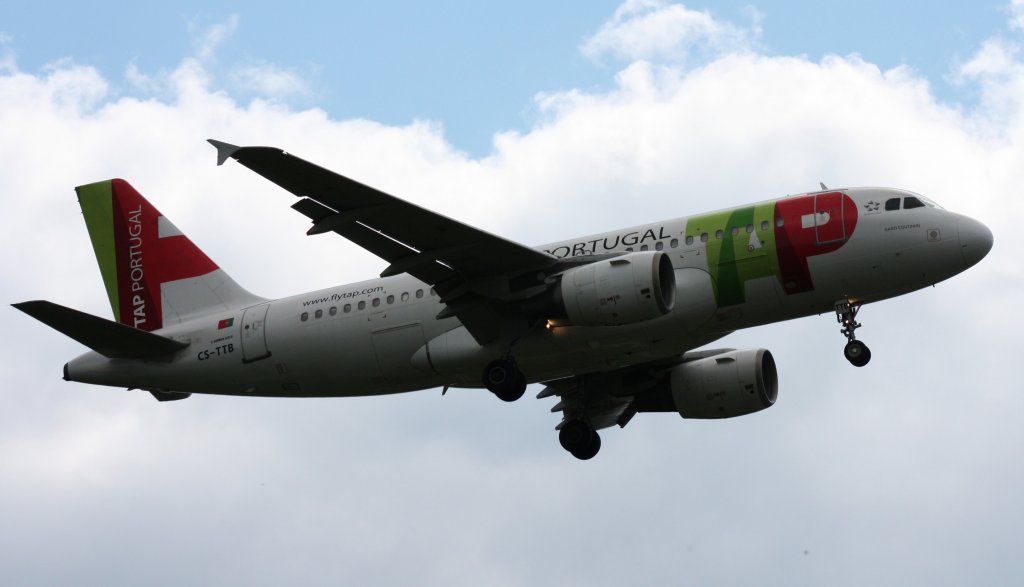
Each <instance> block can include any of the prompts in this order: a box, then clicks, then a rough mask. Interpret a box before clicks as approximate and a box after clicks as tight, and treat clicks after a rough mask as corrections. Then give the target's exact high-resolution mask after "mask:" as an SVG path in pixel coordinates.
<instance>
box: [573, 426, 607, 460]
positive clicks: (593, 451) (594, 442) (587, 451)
mask: <svg viewBox="0 0 1024 587" xmlns="http://www.w3.org/2000/svg"><path fill="white" fill-rule="evenodd" d="M600 450H601V436H600V435H599V434H598V433H597V432H595V433H594V436H593V437H591V439H590V444H588V445H587V447H586V448H584V449H583V450H578V451H575V452H573V453H572V456H574V457H576V458H577V459H579V460H581V461H589V460H590V459H592V458H594V457H595V456H597V453H598V451H600Z"/></svg>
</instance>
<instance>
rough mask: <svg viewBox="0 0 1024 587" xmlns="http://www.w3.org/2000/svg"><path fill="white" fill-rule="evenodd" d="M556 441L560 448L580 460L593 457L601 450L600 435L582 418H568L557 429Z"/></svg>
mask: <svg viewBox="0 0 1024 587" xmlns="http://www.w3.org/2000/svg"><path fill="white" fill-rule="evenodd" d="M558 442H559V443H561V444H562V448H564V449H565V450H567V451H569V452H570V453H572V456H574V457H576V458H577V459H579V460H581V461H586V460H590V459H592V458H594V456H595V455H597V451H599V450H601V437H600V436H599V435H598V434H597V431H596V430H594V428H593V427H592V426H591V425H590V424H587V423H586V422H584V421H583V420H569V421H568V422H566V423H565V426H562V429H561V430H559V431H558Z"/></svg>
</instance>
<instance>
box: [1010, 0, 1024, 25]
mask: <svg viewBox="0 0 1024 587" xmlns="http://www.w3.org/2000/svg"><path fill="white" fill-rule="evenodd" d="M1010 27H1011V28H1013V29H1017V30H1022V29H1024V0H1010Z"/></svg>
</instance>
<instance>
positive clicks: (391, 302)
mask: <svg viewBox="0 0 1024 587" xmlns="http://www.w3.org/2000/svg"><path fill="white" fill-rule="evenodd" d="M388 303H389V304H393V303H395V296H394V295H389V296H388Z"/></svg>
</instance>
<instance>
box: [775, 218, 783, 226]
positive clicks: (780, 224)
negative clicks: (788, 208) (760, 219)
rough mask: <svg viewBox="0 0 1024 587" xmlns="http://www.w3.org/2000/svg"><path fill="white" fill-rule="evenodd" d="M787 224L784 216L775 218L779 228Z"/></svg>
mask: <svg viewBox="0 0 1024 587" xmlns="http://www.w3.org/2000/svg"><path fill="white" fill-rule="evenodd" d="M785 225H786V221H785V220H783V219H782V218H776V219H775V226H778V227H779V228H782V227H783V226H785Z"/></svg>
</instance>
